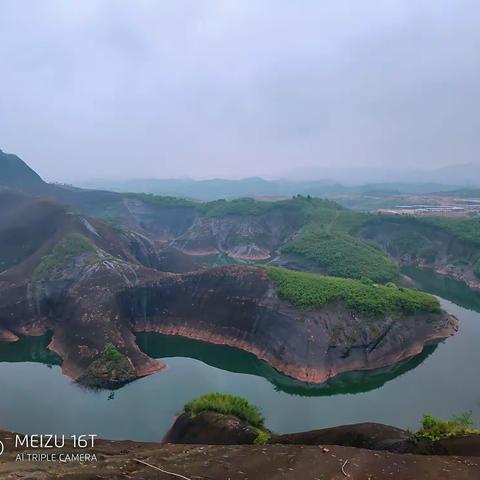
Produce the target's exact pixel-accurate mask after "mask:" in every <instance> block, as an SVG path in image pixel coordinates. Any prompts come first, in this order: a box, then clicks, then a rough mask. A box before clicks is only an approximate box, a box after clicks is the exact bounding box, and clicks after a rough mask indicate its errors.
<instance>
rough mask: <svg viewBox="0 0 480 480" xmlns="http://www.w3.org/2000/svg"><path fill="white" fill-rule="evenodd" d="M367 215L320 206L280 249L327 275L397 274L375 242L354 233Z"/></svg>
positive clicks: (382, 277) (377, 278)
mask: <svg viewBox="0 0 480 480" xmlns="http://www.w3.org/2000/svg"><path fill="white" fill-rule="evenodd" d="M367 219H368V215H365V214H362V213H357V212H353V211H351V210H346V209H341V208H332V206H330V205H324V206H319V207H317V208H316V209H315V210H314V211H313V212H310V215H309V218H308V222H307V224H306V226H305V228H304V229H303V231H302V233H301V234H300V235H299V236H298V237H297V238H295V239H294V240H292V241H291V242H289V243H287V245H285V246H284V247H283V248H282V253H285V254H293V255H297V256H299V257H302V258H304V259H305V260H308V261H310V262H313V263H315V264H317V265H318V266H319V267H320V268H322V269H323V270H324V271H325V273H327V274H329V275H334V276H338V277H348V278H357V279H359V278H370V279H371V280H373V281H374V282H388V281H390V280H392V279H394V278H395V277H396V276H398V273H399V269H398V266H397V265H396V264H395V263H394V262H393V260H392V259H391V258H390V257H388V256H387V255H386V254H385V253H384V252H383V251H382V250H380V249H379V248H378V247H377V246H375V245H372V244H370V243H367V242H365V241H362V240H359V239H358V238H355V237H354V236H353V234H354V233H355V232H356V231H357V230H358V228H360V226H361V225H363V224H364V223H365V221H366V220H367Z"/></svg>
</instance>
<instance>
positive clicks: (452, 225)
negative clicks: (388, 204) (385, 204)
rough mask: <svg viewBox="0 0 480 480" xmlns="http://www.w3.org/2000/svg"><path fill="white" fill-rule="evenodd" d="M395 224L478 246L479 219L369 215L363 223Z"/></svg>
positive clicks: (479, 235)
mask: <svg viewBox="0 0 480 480" xmlns="http://www.w3.org/2000/svg"><path fill="white" fill-rule="evenodd" d="M367 222H368V223H396V224H404V225H405V224H408V225H411V226H412V231H416V232H418V231H421V229H422V226H423V227H425V226H426V227H433V228H436V229H438V230H442V231H443V232H445V233H448V234H450V235H451V236H452V237H453V238H455V239H457V240H459V241H462V242H466V243H470V244H472V245H475V246H480V217H474V218H466V217H414V216H401V215H394V216H391V215H370V216H368V217H367V218H366V219H365V222H364V223H367Z"/></svg>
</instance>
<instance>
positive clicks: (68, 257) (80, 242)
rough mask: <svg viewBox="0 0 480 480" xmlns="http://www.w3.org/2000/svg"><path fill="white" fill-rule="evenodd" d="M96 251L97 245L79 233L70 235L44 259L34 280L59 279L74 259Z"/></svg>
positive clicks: (36, 270)
mask: <svg viewBox="0 0 480 480" xmlns="http://www.w3.org/2000/svg"><path fill="white" fill-rule="evenodd" d="M95 251H96V248H95V245H94V244H93V243H92V242H91V241H90V240H89V239H88V238H87V237H85V236H83V235H80V234H79V233H69V234H67V235H65V237H64V238H63V239H62V240H61V241H60V242H59V243H58V244H57V245H56V246H55V247H54V249H53V251H52V253H50V254H49V255H46V256H44V257H43V258H42V260H41V262H40V263H39V264H38V266H37V268H36V269H35V271H34V273H33V280H34V281H42V280H48V279H55V278H58V276H60V275H61V274H62V271H63V270H64V269H65V268H66V267H67V266H68V265H69V263H70V262H71V261H72V260H73V259H75V258H76V257H78V256H79V255H82V254H86V253H94V252H95Z"/></svg>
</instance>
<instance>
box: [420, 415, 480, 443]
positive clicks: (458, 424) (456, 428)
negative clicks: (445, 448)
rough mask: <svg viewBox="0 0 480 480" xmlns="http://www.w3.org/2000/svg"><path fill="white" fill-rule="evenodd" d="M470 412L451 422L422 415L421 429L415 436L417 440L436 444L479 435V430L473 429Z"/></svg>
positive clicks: (454, 418) (456, 417)
mask: <svg viewBox="0 0 480 480" xmlns="http://www.w3.org/2000/svg"><path fill="white" fill-rule="evenodd" d="M471 417H472V414H471V412H468V413H464V414H462V415H459V416H455V417H453V419H452V420H441V419H438V418H435V417H432V416H431V415H424V417H423V420H422V428H421V429H420V430H419V431H418V432H417V433H416V434H415V436H416V437H417V438H418V439H427V440H430V441H432V442H436V441H438V440H441V439H443V438H449V437H457V436H461V435H480V430H479V429H477V428H473V426H472V425H473V422H472V418H471Z"/></svg>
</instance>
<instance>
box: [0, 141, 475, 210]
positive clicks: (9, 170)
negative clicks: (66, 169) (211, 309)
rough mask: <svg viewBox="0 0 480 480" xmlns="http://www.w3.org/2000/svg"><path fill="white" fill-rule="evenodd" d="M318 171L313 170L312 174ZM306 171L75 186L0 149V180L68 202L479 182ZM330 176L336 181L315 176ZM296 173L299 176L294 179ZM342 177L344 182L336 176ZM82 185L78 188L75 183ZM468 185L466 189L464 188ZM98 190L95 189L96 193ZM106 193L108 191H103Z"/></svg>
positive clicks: (382, 191) (469, 172)
mask: <svg viewBox="0 0 480 480" xmlns="http://www.w3.org/2000/svg"><path fill="white" fill-rule="evenodd" d="M315 172H316V173H315ZM315 172H314V171H310V174H309V176H308V177H309V178H311V179H310V180H300V179H299V177H300V176H302V175H305V174H306V172H305V170H302V171H300V170H299V171H297V173H296V174H295V173H294V172H292V175H291V178H288V179H278V180H266V179H263V178H259V177H252V178H245V179H241V180H226V179H211V180H192V179H132V180H108V179H104V180H92V181H89V182H79V184H78V185H77V186H76V187H69V186H65V185H56V184H49V183H46V182H44V181H43V180H42V178H41V177H40V176H39V175H38V174H37V173H36V172H35V171H34V170H32V169H31V168H30V167H29V166H28V165H27V164H26V163H25V162H24V161H23V160H21V159H20V158H19V157H18V156H16V155H14V154H8V153H4V152H2V151H1V150H0V185H6V186H10V187H12V188H17V189H20V190H24V191H28V192H31V193H38V194H40V193H41V194H49V195H52V196H55V197H56V198H60V200H61V201H64V202H67V203H73V204H75V203H76V199H77V197H78V194H79V193H80V192H82V190H81V188H83V189H89V190H104V191H105V190H108V191H110V192H134V193H151V194H156V195H166V196H177V197H183V198H190V199H195V200H200V201H209V200H216V199H219V198H225V199H232V198H238V197H256V198H262V197H263V198H270V199H275V198H286V197H292V196H293V195H297V194H301V195H311V196H312V197H323V198H337V197H338V196H342V195H348V194H354V195H372V196H389V195H401V194H409V195H412V194H413V195H417V194H418V195H422V194H427V193H438V192H448V191H462V192H465V191H467V192H468V189H469V188H472V187H480V168H479V166H478V165H475V164H467V165H458V166H452V167H443V168H439V169H436V170H431V171H417V172H410V173H408V174H407V173H405V172H403V173H402V172H398V171H397V172H393V173H392V171H387V170H383V169H357V168H352V169H327V170H315ZM317 175H326V176H327V175H328V176H330V177H331V178H334V180H328V179H318V180H317V179H315V178H316V176H317ZM296 178H297V179H296ZM342 179H343V183H342V182H340V180H342ZM78 187H81V188H78ZM465 189H467V190H465ZM100 193H101V192H99V194H100ZM102 195H103V196H106V195H108V193H107V192H103V193H102Z"/></svg>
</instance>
